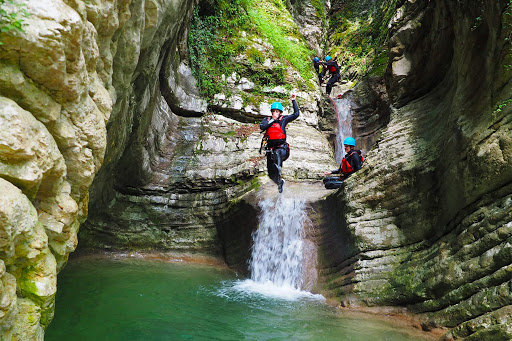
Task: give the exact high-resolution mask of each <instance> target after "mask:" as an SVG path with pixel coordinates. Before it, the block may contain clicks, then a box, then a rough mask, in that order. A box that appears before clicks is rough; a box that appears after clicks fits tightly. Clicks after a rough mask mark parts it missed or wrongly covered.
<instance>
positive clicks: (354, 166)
mask: <svg viewBox="0 0 512 341" xmlns="http://www.w3.org/2000/svg"><path fill="white" fill-rule="evenodd" d="M343 145H344V149H345V157H344V158H343V160H341V165H340V168H338V169H337V170H333V171H331V172H325V173H324V175H332V174H339V175H338V176H329V177H326V178H324V180H323V181H324V185H325V188H327V189H333V188H339V187H340V186H341V184H342V183H343V181H344V180H345V179H347V178H348V177H349V176H350V175H352V174H354V173H355V172H357V171H358V170H360V169H361V167H362V165H363V161H364V158H363V155H361V151H360V150H358V149H355V148H356V140H355V139H354V138H353V137H347V138H346V139H345V140H343Z"/></svg>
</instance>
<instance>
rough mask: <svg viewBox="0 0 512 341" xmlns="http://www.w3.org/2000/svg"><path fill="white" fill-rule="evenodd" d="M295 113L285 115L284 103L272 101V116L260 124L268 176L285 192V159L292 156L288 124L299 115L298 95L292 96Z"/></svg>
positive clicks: (280, 190)
mask: <svg viewBox="0 0 512 341" xmlns="http://www.w3.org/2000/svg"><path fill="white" fill-rule="evenodd" d="M291 101H292V105H293V114H291V115H283V105H282V104H281V103H280V102H274V103H272V105H271V107H270V112H271V114H272V117H265V118H264V119H263V120H262V121H261V124H260V129H261V130H263V131H265V136H264V139H265V140H266V146H265V150H266V154H267V170H268V176H269V177H270V179H272V181H274V182H275V183H276V184H277V186H278V189H279V193H282V192H283V186H284V180H283V179H282V178H281V168H282V167H283V161H285V160H286V159H288V157H289V156H290V146H289V145H288V143H286V125H287V124H288V123H290V122H291V121H293V120H295V119H296V118H297V117H299V106H298V105H297V101H296V96H295V95H292V97H291Z"/></svg>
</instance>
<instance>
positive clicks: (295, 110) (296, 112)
mask: <svg viewBox="0 0 512 341" xmlns="http://www.w3.org/2000/svg"><path fill="white" fill-rule="evenodd" d="M292 105H293V114H291V115H287V116H285V117H284V118H283V125H284V126H286V125H287V124H288V123H290V122H291V121H293V120H295V119H296V118H297V117H299V114H300V110H299V105H298V104H297V101H292Z"/></svg>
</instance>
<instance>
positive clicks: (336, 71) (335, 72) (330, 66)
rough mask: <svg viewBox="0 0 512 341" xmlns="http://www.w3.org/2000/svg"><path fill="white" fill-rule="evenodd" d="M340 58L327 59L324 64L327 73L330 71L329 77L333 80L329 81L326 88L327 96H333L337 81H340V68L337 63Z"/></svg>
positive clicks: (329, 57) (328, 57)
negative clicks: (332, 91)
mask: <svg viewBox="0 0 512 341" xmlns="http://www.w3.org/2000/svg"><path fill="white" fill-rule="evenodd" d="M337 59H338V57H337V56H334V59H332V58H331V56H327V57H325V62H324V63H323V66H324V67H325V68H326V71H329V75H330V76H331V78H330V79H329V80H328V81H327V85H326V87H325V93H326V94H327V96H330V95H331V90H332V87H333V85H334V83H336V82H337V81H339V80H340V78H341V75H340V66H339V65H338V61H337Z"/></svg>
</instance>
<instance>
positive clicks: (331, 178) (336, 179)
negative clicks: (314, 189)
mask: <svg viewBox="0 0 512 341" xmlns="http://www.w3.org/2000/svg"><path fill="white" fill-rule="evenodd" d="M339 179H340V177H339V176H328V177H326V178H324V179H323V180H322V181H323V182H324V184H325V183H326V182H331V181H338V180H339Z"/></svg>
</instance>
